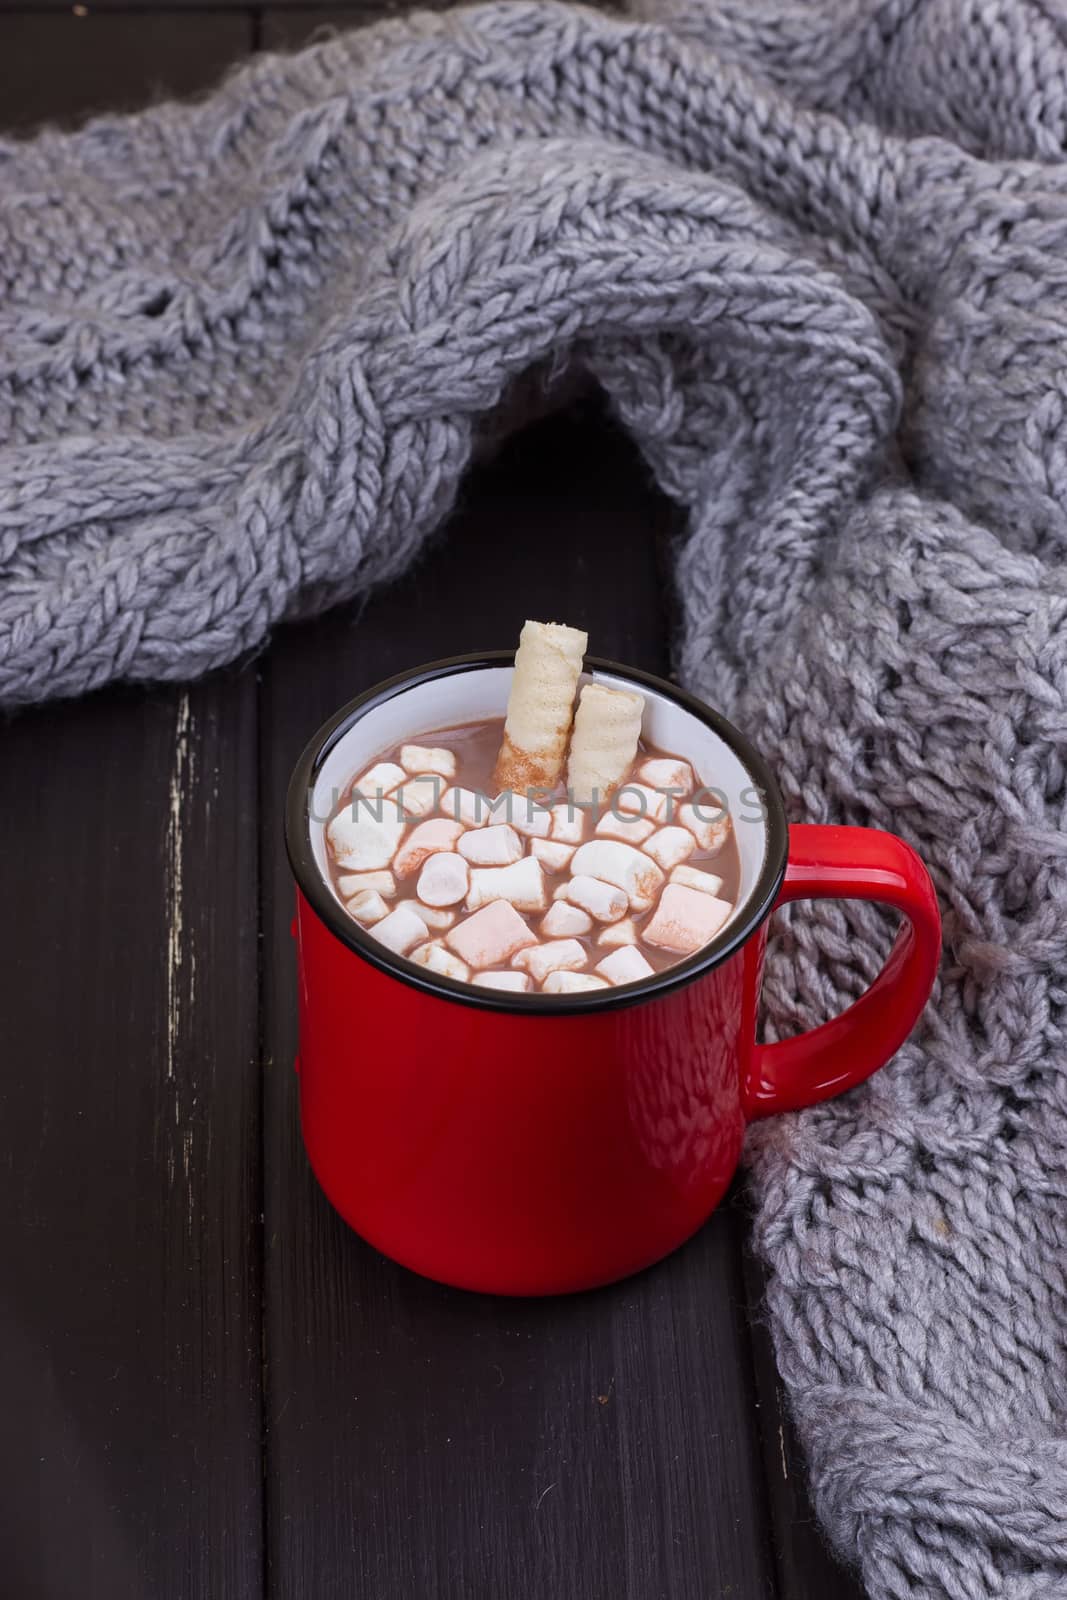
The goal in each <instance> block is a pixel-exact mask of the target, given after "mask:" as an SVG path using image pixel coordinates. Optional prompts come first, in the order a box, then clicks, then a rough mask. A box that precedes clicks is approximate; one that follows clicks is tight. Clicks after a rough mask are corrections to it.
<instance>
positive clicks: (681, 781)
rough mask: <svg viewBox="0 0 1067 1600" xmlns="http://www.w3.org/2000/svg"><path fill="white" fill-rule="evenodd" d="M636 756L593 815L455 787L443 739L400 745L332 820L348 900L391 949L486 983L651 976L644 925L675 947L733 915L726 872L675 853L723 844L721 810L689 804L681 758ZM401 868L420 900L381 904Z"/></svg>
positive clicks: (514, 985) (725, 821)
mask: <svg viewBox="0 0 1067 1600" xmlns="http://www.w3.org/2000/svg"><path fill="white" fill-rule="evenodd" d="M634 767H635V770H634V771H633V776H632V781H628V782H627V783H626V784H625V785H623V786H622V787H619V788H618V789H617V791H616V792H615V793H614V794H613V796H612V800H611V803H610V806H609V808H608V809H607V810H605V811H604V812H603V814H602V815H600V816H599V817H598V818H596V819H595V820H594V817H593V815H591V814H589V813H588V812H587V811H586V810H584V809H582V808H580V807H579V806H577V805H575V804H574V803H573V802H572V801H571V800H569V799H568V800H567V801H565V802H562V803H560V804H557V805H551V806H544V805H539V804H537V803H535V802H534V801H533V800H532V799H531V798H530V797H529V796H528V795H521V794H518V793H516V792H514V791H512V790H507V791H505V792H504V793H502V794H500V795H499V796H498V797H497V798H496V799H495V800H490V799H489V798H488V797H487V796H486V795H484V794H478V793H476V792H475V791H474V790H471V789H464V788H461V787H457V786H455V783H454V779H455V777H456V758H455V754H454V752H452V751H451V750H447V749H439V748H435V747H429V746H426V745H416V744H407V745H404V746H403V747H402V748H401V750H400V760H399V764H398V763H396V762H392V761H379V762H377V763H376V764H375V765H374V766H372V767H371V768H370V769H369V770H368V771H366V772H364V773H363V774H362V775H361V776H360V778H359V779H358V781H357V782H356V783H355V785H354V786H353V793H352V797H351V800H350V801H349V802H347V803H346V804H345V806H344V807H343V809H342V810H341V811H340V812H338V814H337V815H336V816H334V817H333V819H332V820H331V822H330V824H329V826H328V829H327V835H328V839H329V844H330V849H331V852H332V854H333V857H334V860H335V861H336V862H337V865H338V867H339V868H340V869H343V870H342V871H341V872H340V873H339V876H338V880H337V883H338V889H339V892H340V894H341V897H342V899H343V900H344V903H345V906H346V908H347V910H348V911H349V913H350V914H351V915H352V916H353V917H354V918H355V920H356V921H357V922H359V923H360V924H361V925H362V926H363V927H365V928H367V929H368V930H369V931H371V932H372V933H373V935H374V936H375V937H376V938H377V939H379V940H380V941H381V943H382V944H383V945H385V946H387V948H388V949H390V950H392V951H394V952H395V953H396V954H397V955H401V956H407V957H409V958H410V959H411V960H412V961H414V962H416V963H417V964H418V965H420V966H424V967H426V968H427V969H428V970H429V971H431V972H435V973H439V974H441V975H443V976H444V977H447V978H455V979H458V980H460V981H463V982H469V983H474V984H477V985H480V986H482V987H485V988H492V989H505V990H511V991H514V992H517V993H525V992H532V991H534V990H536V991H539V992H540V993H543V994H570V993H576V992H578V991H580V990H588V989H603V988H607V987H609V986H611V985H617V984H626V983H634V982H637V981H638V980H640V979H642V978H647V977H649V976H650V974H651V973H652V971H653V968H652V966H651V965H650V963H649V962H648V961H647V960H646V959H645V957H644V956H643V955H642V954H641V951H640V950H639V949H638V948H637V945H638V941H639V938H640V939H641V940H644V941H645V942H646V943H647V944H648V945H650V946H655V947H656V948H657V949H661V950H663V951H665V952H668V953H670V954H671V955H672V956H673V957H674V958H675V959H676V960H680V959H681V958H682V957H684V956H687V955H691V954H692V953H693V952H694V951H695V950H698V949H700V947H701V946H702V945H704V944H706V943H707V942H708V940H709V939H712V938H713V937H714V936H715V934H716V933H718V931H719V929H720V928H721V927H722V926H723V924H724V923H725V922H726V920H727V918H728V917H729V916H730V914H731V912H732V910H733V906H732V905H731V903H730V902H729V901H728V900H724V899H721V898H720V897H719V891H720V889H721V888H722V880H721V879H720V878H717V877H716V876H715V875H714V874H713V873H710V872H703V871H698V870H696V869H694V868H692V867H688V866H686V865H685V863H686V861H687V860H688V858H689V857H690V856H691V855H692V854H693V852H694V851H695V850H697V849H700V850H702V851H704V852H709V853H714V852H715V851H716V850H719V849H721V848H722V846H723V844H724V843H725V841H726V839H727V837H728V835H729V831H730V819H729V817H728V816H726V815H724V814H723V812H722V811H721V810H720V809H718V808H716V806H715V805H714V803H712V804H705V805H701V804H699V803H697V800H696V799H695V798H694V779H693V771H692V768H691V767H690V766H689V764H688V763H687V762H685V761H681V760H677V759H674V758H673V757H672V758H662V757H651V758H648V759H646V760H644V761H640V760H638V761H637V762H635V763H634ZM546 874H549V875H553V876H559V875H562V874H565V876H563V877H562V880H561V881H559V882H558V883H556V884H553V883H550V882H549V881H548V880H547V879H546ZM416 875H417V876H416ZM412 878H415V898H413V899H402V900H401V901H400V902H399V903H398V904H397V905H396V906H394V907H393V908H392V909H390V906H389V902H390V900H394V899H396V896H397V893H398V885H399V884H403V883H404V882H405V880H410V879H412ZM650 911H651V913H652V914H651V916H649V917H648V918H647V919H646V920H645V921H643V922H642V923H641V925H640V930H638V928H637V927H636V926H635V923H634V918H635V917H639V916H642V915H643V914H644V913H646V912H650ZM531 916H536V917H538V919H539V920H538V922H537V926H536V930H535V929H534V928H533V927H532V926H531V924H530V922H529V921H528V920H527V918H528V917H531ZM594 929H595V930H596V931H595V934H594ZM582 937H592V938H593V941H594V943H595V946H596V949H595V950H593V951H590V949H589V948H587V946H586V945H583V944H582V943H581V942H580V939H581V938H582ZM600 950H604V951H605V952H606V953H605V954H604V955H603V956H602V957H600V958H599V959H598V955H599V952H600ZM591 965H592V970H589V968H590V966H591ZM504 969H506V970H504Z"/></svg>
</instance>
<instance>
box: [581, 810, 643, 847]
mask: <svg viewBox="0 0 1067 1600" xmlns="http://www.w3.org/2000/svg"><path fill="white" fill-rule="evenodd" d="M655 827H656V824H655V823H654V822H652V821H651V820H650V819H649V818H648V817H617V816H616V815H615V813H614V811H611V810H608V811H605V813H604V815H603V816H602V817H601V819H600V821H599V822H598V823H597V825H596V828H595V829H594V832H595V833H596V835H597V837H598V838H600V839H621V840H622V842H623V844H635V845H636V844H643V843H644V841H645V840H646V839H647V838H648V836H649V834H650V833H653V832H654V831H655Z"/></svg>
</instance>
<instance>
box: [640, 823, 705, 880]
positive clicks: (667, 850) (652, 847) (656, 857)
mask: <svg viewBox="0 0 1067 1600" xmlns="http://www.w3.org/2000/svg"><path fill="white" fill-rule="evenodd" d="M696 847H697V842H696V840H695V839H694V838H693V835H692V834H691V833H690V832H689V829H688V828H657V829H656V832H655V833H654V834H653V835H652V837H651V838H650V839H646V840H645V842H644V844H643V845H642V846H641V848H642V850H643V851H644V852H645V854H646V855H647V856H651V857H652V859H653V861H654V862H655V863H656V864H657V866H660V867H662V868H663V870H664V872H670V870H671V868H672V867H676V866H678V865H679V863H680V862H682V861H688V859H689V857H690V856H691V855H692V854H693V851H694V850H695V849H696Z"/></svg>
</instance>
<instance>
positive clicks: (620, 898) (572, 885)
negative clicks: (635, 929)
mask: <svg viewBox="0 0 1067 1600" xmlns="http://www.w3.org/2000/svg"><path fill="white" fill-rule="evenodd" d="M583 849H584V846H583ZM553 898H554V899H557V900H566V901H569V903H570V904H571V905H572V906H580V907H581V909H582V910H583V911H588V913H589V915H590V916H591V917H595V918H596V920H597V921H598V922H618V920H619V918H620V917H624V916H625V915H626V911H627V908H628V906H629V904H630V902H629V899H628V898H627V895H626V893H625V891H624V890H622V889H617V888H615V886H614V885H613V884H610V883H604V882H603V881H602V880H601V879H600V878H589V877H584V876H583V875H582V874H581V873H579V874H578V875H577V876H576V877H573V878H571V879H570V880H569V881H568V882H567V883H561V884H560V886H559V888H558V889H557V890H556V893H555V895H554V897H553Z"/></svg>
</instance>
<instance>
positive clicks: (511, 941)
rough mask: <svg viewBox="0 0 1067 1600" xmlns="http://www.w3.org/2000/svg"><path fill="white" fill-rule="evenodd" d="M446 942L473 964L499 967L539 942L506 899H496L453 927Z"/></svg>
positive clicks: (447, 934)
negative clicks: (525, 947)
mask: <svg viewBox="0 0 1067 1600" xmlns="http://www.w3.org/2000/svg"><path fill="white" fill-rule="evenodd" d="M445 943H446V944H447V945H448V947H449V949H450V950H454V951H455V953H456V955H457V956H459V958H460V960H461V961H466V962H467V964H468V966H471V967H495V966H498V965H499V964H500V963H501V962H502V961H510V960H511V958H512V956H513V955H514V954H515V952H516V950H521V949H522V948H523V946H524V945H528V944H536V943H537V935H536V934H534V933H531V932H530V929H529V928H528V927H527V925H526V923H525V922H524V921H523V919H522V917H520V916H519V913H518V912H517V911H516V910H515V907H514V906H513V905H509V903H508V901H506V900H493V901H492V902H491V903H490V904H489V905H487V906H483V907H482V909H481V910H480V911H476V912H475V913H474V915H473V916H472V917H465V918H464V919H463V921H462V922H457V923H456V926H455V927H454V928H449V930H448V932H447V933H446V935H445Z"/></svg>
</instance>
